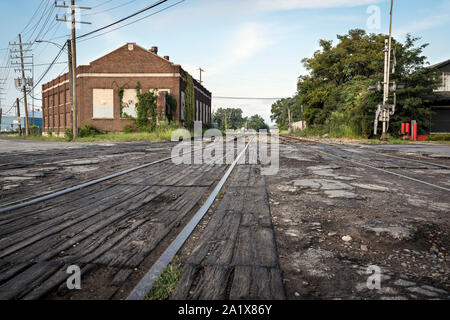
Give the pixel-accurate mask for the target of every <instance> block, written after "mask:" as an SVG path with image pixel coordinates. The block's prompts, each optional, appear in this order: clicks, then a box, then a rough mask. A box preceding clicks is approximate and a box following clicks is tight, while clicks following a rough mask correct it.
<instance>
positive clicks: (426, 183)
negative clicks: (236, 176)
mask: <svg viewBox="0 0 450 320" xmlns="http://www.w3.org/2000/svg"><path fill="white" fill-rule="evenodd" d="M283 138H284V139H286V137H283ZM291 139H292V138H291ZM293 140H297V139H293ZM303 147H306V148H307V149H310V150H312V151H317V152H320V153H323V154H326V155H328V156H332V157H335V158H338V159H341V160H344V161H347V162H350V163H353V164H358V165H361V166H364V167H367V168H371V169H375V170H378V171H381V172H385V173H389V174H392V175H394V176H397V177H401V178H404V179H408V180H411V181H414V182H418V183H421V184H425V185H428V186H430V187H433V188H437V189H441V190H444V191H447V192H450V189H449V188H445V187H441V186H438V185H436V184H433V183H429V182H426V181H423V180H420V179H416V178H412V177H409V176H405V175H403V174H400V173H396V172H392V171H389V170H385V169H382V168H377V167H374V166H371V165H368V164H365V163H362V162H358V161H354V160H349V159H346V158H344V157H341V156H337V155H334V154H332V153H329V152H326V151H322V150H317V149H313V148H309V147H307V146H303Z"/></svg>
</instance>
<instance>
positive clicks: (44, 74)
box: [33, 44, 66, 89]
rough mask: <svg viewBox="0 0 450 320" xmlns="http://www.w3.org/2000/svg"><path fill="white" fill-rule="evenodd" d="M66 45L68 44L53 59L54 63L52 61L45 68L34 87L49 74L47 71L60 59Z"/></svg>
mask: <svg viewBox="0 0 450 320" xmlns="http://www.w3.org/2000/svg"><path fill="white" fill-rule="evenodd" d="M65 46H66V44H64V45H63V46H62V48H61V50H59V52H58V54H57V55H56V57H55V59H53V61H52V63H50V65H49V66H48V68H47V70H45V72H44V73H43V74H42V76H41V77H40V78H39V80H38V81H37V82H36V83H34V86H33V89H34V88H36V87H37V85H38V84H39V83H40V82H41V81H42V79H44V77H45V76H46V75H47V73H48V72H49V71H50V69H51V68H52V67H53V65H54V64H55V63H56V61H57V60H58V59H59V57H60V56H61V53H62V52H63V51H64V48H65Z"/></svg>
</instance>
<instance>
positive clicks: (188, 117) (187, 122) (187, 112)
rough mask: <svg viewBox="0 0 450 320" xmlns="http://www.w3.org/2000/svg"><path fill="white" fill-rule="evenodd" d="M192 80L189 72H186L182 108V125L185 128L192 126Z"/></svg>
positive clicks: (193, 102) (193, 98) (193, 100)
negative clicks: (183, 104) (183, 105)
mask: <svg viewBox="0 0 450 320" xmlns="http://www.w3.org/2000/svg"><path fill="white" fill-rule="evenodd" d="M194 108H195V97H194V80H193V79H192V76H191V75H190V74H189V73H186V94H185V108H184V126H185V127H186V128H193V127H194Z"/></svg>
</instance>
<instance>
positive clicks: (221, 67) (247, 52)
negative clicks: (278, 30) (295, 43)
mask: <svg viewBox="0 0 450 320" xmlns="http://www.w3.org/2000/svg"><path fill="white" fill-rule="evenodd" d="M271 38H272V37H271V36H270V34H269V32H268V31H267V29H266V26H265V25H263V24H260V23H254V22H249V23H244V24H242V25H240V26H239V28H238V29H237V30H236V31H235V32H234V33H233V35H232V36H231V37H230V38H229V39H228V41H227V42H226V45H225V48H224V49H223V53H222V54H221V56H220V57H217V58H216V59H214V62H213V63H212V64H211V65H210V66H209V70H210V75H215V74H219V73H221V72H224V71H226V70H227V69H229V68H230V67H231V66H233V65H236V64H238V63H240V62H244V61H246V60H248V59H250V58H251V57H252V56H254V55H256V54H257V53H259V52H261V51H262V50H263V49H264V48H266V47H268V46H270V45H273V44H274V43H275V42H274V40H272V39H271Z"/></svg>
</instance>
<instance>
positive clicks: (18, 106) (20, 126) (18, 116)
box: [16, 98, 22, 136]
mask: <svg viewBox="0 0 450 320" xmlns="http://www.w3.org/2000/svg"><path fill="white" fill-rule="evenodd" d="M16 106H17V121H19V136H21V135H22V124H21V122H22V119H20V104H19V98H17V99H16Z"/></svg>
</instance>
